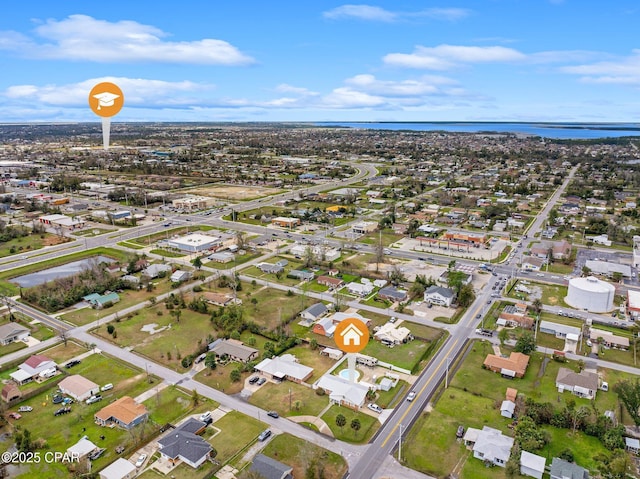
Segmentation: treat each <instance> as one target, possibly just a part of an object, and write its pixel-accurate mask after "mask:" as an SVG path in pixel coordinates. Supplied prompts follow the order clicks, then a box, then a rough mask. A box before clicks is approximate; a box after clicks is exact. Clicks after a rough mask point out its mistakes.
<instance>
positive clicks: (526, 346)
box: [515, 331, 536, 354]
mask: <svg viewBox="0 0 640 479" xmlns="http://www.w3.org/2000/svg"><path fill="white" fill-rule="evenodd" d="M535 350H536V340H535V338H534V337H533V333H532V332H531V331H525V332H524V333H522V334H521V335H520V337H519V338H518V340H517V341H516V347H515V351H516V352H518V353H522V354H531V353H532V352H533V351H535Z"/></svg>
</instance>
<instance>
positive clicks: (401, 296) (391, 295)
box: [378, 286, 407, 303]
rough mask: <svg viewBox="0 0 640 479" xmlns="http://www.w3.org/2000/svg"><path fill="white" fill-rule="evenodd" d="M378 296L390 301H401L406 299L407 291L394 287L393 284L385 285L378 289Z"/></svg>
mask: <svg viewBox="0 0 640 479" xmlns="http://www.w3.org/2000/svg"><path fill="white" fill-rule="evenodd" d="M378 298H380V299H384V300H387V301H391V302H394V303H395V302H399V303H400V302H402V301H405V300H406V299H407V292H406V291H403V290H401V289H396V288H394V287H393V286H387V287H385V288H382V289H381V290H380V291H378Z"/></svg>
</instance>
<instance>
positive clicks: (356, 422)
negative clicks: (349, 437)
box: [351, 418, 362, 436]
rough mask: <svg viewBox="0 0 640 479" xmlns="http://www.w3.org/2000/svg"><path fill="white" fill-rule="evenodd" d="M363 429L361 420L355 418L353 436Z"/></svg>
mask: <svg viewBox="0 0 640 479" xmlns="http://www.w3.org/2000/svg"><path fill="white" fill-rule="evenodd" d="M361 427H362V425H361V424H360V419H358V418H354V419H353V420H352V421H351V429H353V435H354V436H355V435H357V434H358V431H359V430H360V428H361Z"/></svg>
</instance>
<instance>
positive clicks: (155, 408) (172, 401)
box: [144, 386, 218, 426]
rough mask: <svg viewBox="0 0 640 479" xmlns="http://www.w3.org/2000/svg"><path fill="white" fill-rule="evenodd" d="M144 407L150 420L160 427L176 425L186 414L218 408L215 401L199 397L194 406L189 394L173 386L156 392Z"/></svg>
mask: <svg viewBox="0 0 640 479" xmlns="http://www.w3.org/2000/svg"><path fill="white" fill-rule="evenodd" d="M144 405H145V406H147V409H148V410H149V411H151V414H150V418H151V420H152V421H153V422H154V423H156V424H158V425H160V426H162V425H165V424H167V423H171V424H176V423H177V422H178V421H179V420H181V419H182V418H184V417H185V416H186V415H187V414H193V413H195V412H196V411H204V410H212V409H215V408H216V407H218V404H217V403H216V402H215V401H212V400H210V399H207V398H204V397H201V396H200V397H199V399H198V405H197V406H194V404H193V396H192V395H191V393H190V392H189V391H183V390H182V389H180V388H177V387H175V386H169V387H166V388H164V389H160V390H157V394H154V395H153V397H151V398H149V399H147V400H146V401H144Z"/></svg>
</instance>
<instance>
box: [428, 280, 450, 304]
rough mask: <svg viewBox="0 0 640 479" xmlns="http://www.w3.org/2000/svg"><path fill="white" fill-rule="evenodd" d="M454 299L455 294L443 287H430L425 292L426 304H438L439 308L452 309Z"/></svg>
mask: <svg viewBox="0 0 640 479" xmlns="http://www.w3.org/2000/svg"><path fill="white" fill-rule="evenodd" d="M454 298H455V292H454V291H453V290H452V289H450V288H443V287H442V286H435V285H434V286H429V288H427V290H426V291H425V292H424V301H425V303H431V304H437V305H438V306H446V307H451V303H453V300H454Z"/></svg>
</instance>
